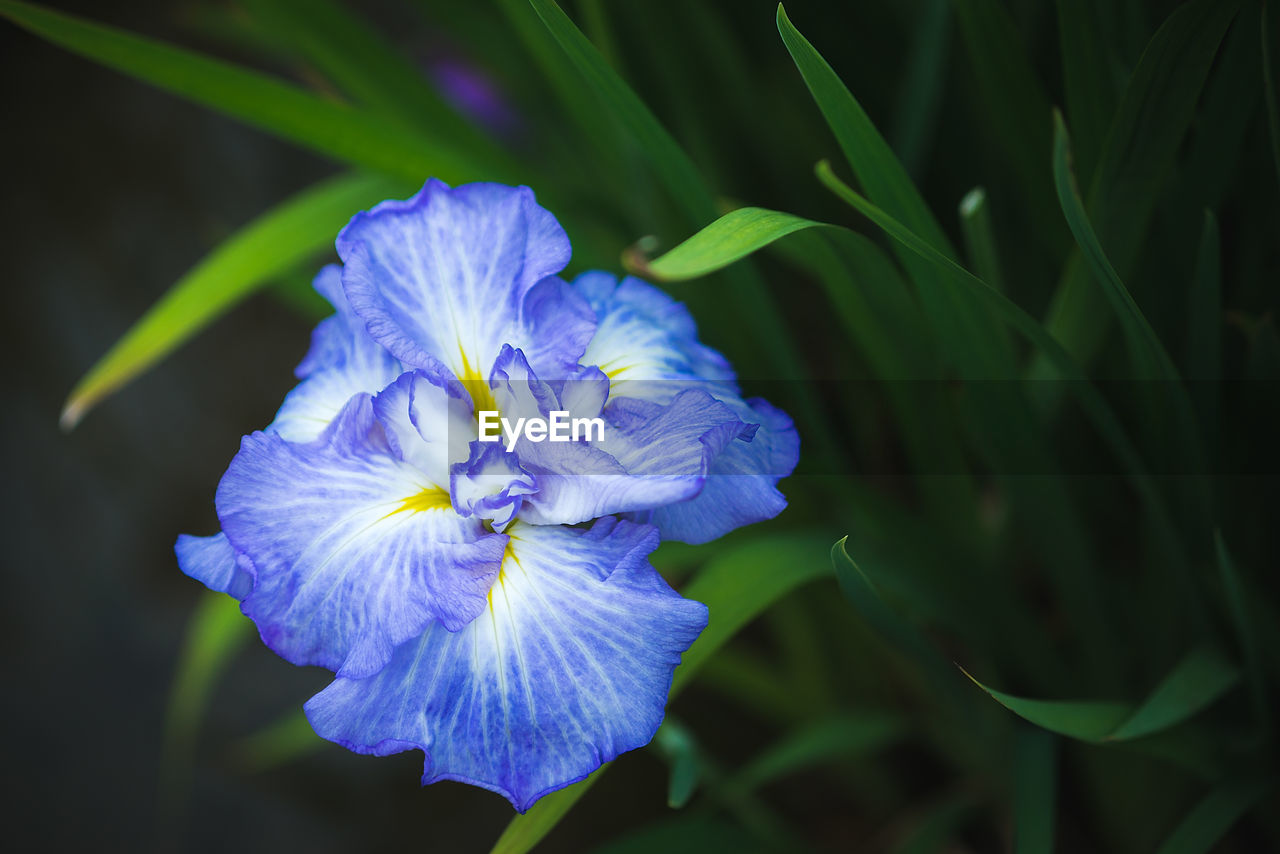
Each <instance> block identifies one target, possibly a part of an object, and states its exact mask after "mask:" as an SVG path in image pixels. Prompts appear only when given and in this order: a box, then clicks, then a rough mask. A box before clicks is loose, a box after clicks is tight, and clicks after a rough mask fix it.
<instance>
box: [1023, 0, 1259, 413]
mask: <svg viewBox="0 0 1280 854" xmlns="http://www.w3.org/2000/svg"><path fill="white" fill-rule="evenodd" d="M1239 5H1240V3H1239V0H1192V2H1189V3H1185V4H1183V5H1181V6H1179V7H1178V8H1177V9H1176V10H1174V12H1173V13H1172V14H1171V15H1170V16H1169V18H1168V19H1167V20H1166V21H1165V22H1164V23H1163V24H1162V25H1161V26H1160V28H1159V30H1157V31H1156V33H1155V35H1154V36H1152V37H1151V40H1150V42H1148V44H1147V46H1146V49H1145V50H1144V51H1143V52H1142V58H1141V59H1140V60H1139V62H1138V66H1137V68H1135V69H1134V71H1133V74H1132V75H1131V76H1130V79H1129V83H1128V86H1127V87H1126V88H1125V91H1124V95H1123V97H1122V98H1121V101H1120V106H1119V107H1118V108H1117V109H1116V114H1115V117H1114V119H1113V121H1112V123H1111V128H1110V130H1109V132H1108V133H1107V137H1106V144H1105V145H1104V147H1103V151H1102V154H1101V155H1100V157H1099V159H1098V166H1097V168H1096V169H1095V170H1094V174H1093V180H1092V184H1091V187H1090V189H1089V193H1088V208H1087V209H1088V212H1089V215H1090V217H1091V219H1092V221H1093V223H1094V227H1095V228H1096V230H1097V233H1098V237H1099V240H1100V241H1101V243H1102V245H1103V246H1105V247H1106V248H1107V250H1108V251H1109V253H1110V256H1111V262H1112V263H1113V264H1114V266H1115V268H1116V270H1117V271H1118V272H1119V274H1120V275H1121V276H1122V277H1123V276H1127V275H1129V274H1131V272H1132V270H1133V268H1134V265H1135V264H1136V263H1137V260H1138V256H1139V252H1140V250H1141V249H1142V246H1143V242H1144V237H1145V235H1146V232H1147V228H1148V226H1149V224H1150V221H1151V216H1152V213H1153V212H1154V210H1155V204H1156V200H1157V199H1159V198H1160V197H1161V195H1160V188H1161V187H1162V186H1163V185H1164V183H1165V181H1166V178H1167V176H1168V174H1169V169H1170V166H1171V165H1172V164H1173V162H1174V158H1175V155H1176V154H1177V151H1178V148H1179V146H1180V145H1181V142H1182V139H1183V137H1184V136H1185V135H1186V132H1187V128H1188V127H1189V126H1190V125H1191V122H1192V119H1193V117H1194V115H1195V110H1196V104H1197V103H1198V101H1199V98H1200V92H1201V90H1202V89H1203V88H1204V84H1205V80H1206V79H1207V78H1208V76H1209V71H1210V69H1211V67H1212V65H1213V59H1214V56H1215V55H1216V54H1217V51H1218V46H1219V45H1220V43H1221V42H1222V38H1223V36H1224V35H1225V33H1226V31H1227V27H1228V26H1229V25H1230V23H1231V20H1232V18H1233V17H1234V16H1235V14H1236V11H1237V10H1238V8H1239ZM1089 277H1090V273H1089V270H1088V268H1087V267H1086V266H1085V265H1084V264H1082V263H1080V261H1079V260H1078V259H1077V260H1076V261H1075V262H1073V263H1072V264H1070V265H1068V268H1067V271H1066V273H1065V274H1064V275H1063V278H1062V281H1061V282H1060V283H1059V285H1058V288H1057V290H1056V292H1055V293H1054V297H1053V301H1052V304H1051V306H1050V310H1049V316H1048V319H1047V320H1046V324H1045V325H1046V326H1047V327H1048V329H1049V331H1050V333H1051V334H1052V335H1053V336H1054V338H1056V339H1058V340H1059V341H1061V342H1062V344H1063V346H1065V347H1066V349H1067V351H1068V352H1070V353H1071V354H1072V355H1074V356H1076V357H1077V358H1078V359H1079V360H1080V361H1082V362H1084V363H1086V364H1087V363H1089V362H1090V361H1092V359H1093V357H1094V356H1095V355H1096V354H1097V352H1098V350H1099V348H1100V347H1101V346H1102V343H1103V341H1104V340H1105V335H1106V332H1107V329H1108V327H1109V324H1107V323H1100V322H1099V321H1098V318H1099V316H1100V314H1101V312H1102V311H1103V302H1104V300H1105V297H1104V296H1103V295H1102V294H1101V293H1098V292H1097V289H1096V288H1094V287H1093V286H1092V282H1091V281H1090V278H1089ZM1031 375H1032V376H1033V377H1036V378H1039V379H1043V378H1048V377H1055V376H1057V375H1056V374H1055V373H1054V372H1053V370H1052V368H1051V366H1049V365H1048V364H1047V363H1046V362H1045V361H1044V359H1043V357H1041V359H1040V360H1039V361H1038V362H1037V363H1036V364H1035V365H1034V366H1033V368H1032V370H1031ZM1047 388H1049V389H1050V390H1052V388H1053V387H1052V386H1049V387H1047Z"/></svg>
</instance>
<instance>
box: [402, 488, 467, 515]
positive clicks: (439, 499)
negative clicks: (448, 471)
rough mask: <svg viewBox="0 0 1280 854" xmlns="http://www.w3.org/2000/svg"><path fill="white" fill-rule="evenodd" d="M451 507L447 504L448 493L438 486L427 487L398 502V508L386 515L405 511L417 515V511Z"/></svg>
mask: <svg viewBox="0 0 1280 854" xmlns="http://www.w3.org/2000/svg"><path fill="white" fill-rule="evenodd" d="M452 506H453V505H452V504H450V503H449V492H448V491H447V490H444V489H441V488H440V487H438V486H428V487H427V488H426V489H424V490H422V491H421V492H419V493H418V494H417V495H410V496H409V497H408V498H405V499H403V500H402V501H401V502H400V506H399V507H397V508H396V509H395V510H392V511H391V513H388V514H387V515H388V516H390V515H392V514H395V513H403V512H405V511H406V510H407V511H409V512H411V513H417V512H418V511H419V510H445V509H447V508H449V507H452Z"/></svg>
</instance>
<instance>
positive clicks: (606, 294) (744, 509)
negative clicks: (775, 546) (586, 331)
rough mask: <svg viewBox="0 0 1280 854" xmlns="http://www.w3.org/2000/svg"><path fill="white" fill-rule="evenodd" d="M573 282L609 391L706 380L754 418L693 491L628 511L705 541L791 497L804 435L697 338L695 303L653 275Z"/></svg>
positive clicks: (649, 393)
mask: <svg viewBox="0 0 1280 854" xmlns="http://www.w3.org/2000/svg"><path fill="white" fill-rule="evenodd" d="M573 286H574V289H575V290H577V291H578V292H579V293H580V294H582V295H583V297H584V298H585V299H586V300H587V302H588V303H589V304H590V305H591V308H592V310H593V311H595V313H596V316H597V329H596V335H595V337H594V338H593V339H592V340H591V343H590V344H589V345H588V347H587V352H586V354H585V355H584V356H583V362H584V363H585V364H596V365H599V366H600V367H601V368H603V369H604V370H605V372H606V373H608V374H609V376H610V377H611V378H612V386H611V388H610V400H617V399H619V398H621V399H627V398H635V399H641V400H647V401H651V402H657V403H665V402H668V401H670V400H673V399H674V398H675V397H676V396H677V395H679V394H680V393H681V392H682V391H684V390H687V389H701V390H703V391H705V392H707V393H709V394H711V395H712V396H713V397H715V398H716V399H717V400H719V401H720V402H721V403H723V404H724V405H725V406H727V407H729V408H730V409H732V410H733V411H734V413H736V415H737V417H738V418H739V419H740V420H741V421H742V422H743V423H744V424H750V425H755V426H756V427H757V430H756V432H755V433H754V434H753V435H750V436H748V435H746V434H745V433H744V434H743V435H740V436H739V437H738V438H736V439H735V440H734V441H732V442H730V443H728V445H726V446H725V447H724V449H723V451H722V452H721V453H720V454H718V455H716V456H715V457H714V458H713V459H711V460H710V461H709V466H708V470H707V476H706V478H705V481H704V484H703V487H702V491H701V492H700V493H698V494H697V496H696V497H691V498H689V499H687V500H685V501H683V502H680V503H675V504H672V505H670V506H667V507H661V508H656V507H655V509H653V510H652V511H651V512H637V513H632V514H629V516H628V517H629V518H633V519H636V520H639V521H648V522H651V523H652V524H654V525H657V526H658V529H659V530H660V531H661V532H662V536H663V538H664V539H673V540H683V541H685V542H691V543H702V542H707V541H709V540H713V539H715V538H717V537H719V536H721V535H723V534H725V533H728V532H729V531H731V530H733V529H734V528H737V527H739V526H741V525H747V524H751V523H754V522H759V521H763V520H765V519H771V518H773V517H774V516H776V515H777V514H778V513H780V512H782V510H783V508H785V507H786V499H785V498H784V497H783V496H782V493H780V492H779V491H778V490H777V483H778V481H779V480H780V479H781V478H783V477H785V476H787V475H789V474H790V473H791V471H792V470H793V469H794V468H795V465H796V461H797V460H798V458H799V438H798V436H797V434H796V430H795V426H794V424H793V423H792V421H791V419H790V418H789V417H788V416H787V415H786V413H784V412H782V411H781V410H778V409H776V408H775V407H773V406H771V405H769V404H768V403H766V402H765V401H763V400H758V399H755V400H752V401H750V402H748V401H744V400H742V398H741V397H740V396H739V393H738V388H737V385H736V383H735V382H734V380H733V374H732V371H731V370H730V368H729V366H728V363H727V362H725V360H724V358H723V357H722V356H721V355H720V354H719V353H717V352H716V351H714V350H712V349H710V348H709V347H705V346H703V345H702V344H701V343H699V342H698V340H697V329H696V327H695V325H694V322H693V318H692V317H691V316H690V315H689V313H688V311H687V310H686V309H685V308H684V306H682V305H680V304H679V303H677V302H675V301H674V300H672V299H671V297H669V296H667V295H666V294H665V293H663V292H662V291H660V290H658V289H657V288H655V287H653V286H652V285H650V284H648V283H646V282H643V281H641V280H639V279H635V278H630V277H629V278H625V279H623V280H622V281H621V282H618V281H617V280H616V279H614V277H613V276H611V275H609V274H607V273H599V272H594V273H584V274H583V275H581V276H579V277H578V278H577V279H575V280H574V283H573ZM544 500H545V499H544Z"/></svg>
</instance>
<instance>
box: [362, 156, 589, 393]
mask: <svg viewBox="0 0 1280 854" xmlns="http://www.w3.org/2000/svg"><path fill="white" fill-rule="evenodd" d="M337 246H338V254H339V255H341V256H342V259H343V261H344V262H345V264H346V266H345V267H344V269H343V278H342V281H343V288H344V290H345V292H346V295H347V299H348V300H350V302H351V306H352V308H353V309H354V310H355V311H356V313H357V314H359V315H360V317H362V318H363V319H364V320H365V321H366V322H367V323H368V328H369V332H370V333H371V334H372V336H373V337H374V338H375V339H376V340H377V341H379V342H380V343H381V344H382V345H383V346H385V347H386V348H387V349H388V350H389V351H391V353H393V354H394V355H395V356H396V357H397V358H399V359H400V360H401V361H403V362H404V363H405V364H406V365H409V366H412V367H418V368H422V369H424V370H426V371H428V372H430V373H439V374H440V375H441V376H445V375H446V372H447V373H451V374H452V375H453V376H454V377H456V378H458V379H459V380H462V381H464V382H467V381H474V380H480V381H483V380H484V379H485V378H486V377H487V374H488V369H489V366H491V365H492V364H493V361H494V359H495V358H496V357H497V355H498V352H499V350H500V349H501V347H502V345H503V344H504V343H510V344H512V345H513V346H517V347H520V346H524V347H526V350H527V352H529V353H530V354H531V355H535V356H536V357H537V358H536V359H535V363H536V364H538V365H539V367H540V368H542V369H545V370H546V371H547V372H548V374H547V375H553V374H556V373H558V372H560V371H561V370H564V369H567V368H568V367H569V366H571V365H573V364H575V363H576V361H577V358H578V357H579V356H580V355H581V354H582V347H583V346H584V345H585V342H586V339H587V338H589V337H590V331H591V329H592V328H593V327H594V318H593V316H592V314H591V312H590V309H589V308H588V307H587V306H586V305H585V301H583V300H582V298H581V297H580V296H579V295H578V294H577V293H576V292H575V291H573V290H572V289H570V288H568V287H565V286H563V283H557V282H550V283H545V284H541V285H539V282H542V280H543V279H546V278H547V277H548V276H552V275H553V274H555V273H556V272H558V271H559V270H561V269H563V268H564V265H565V264H567V263H568V261H569V255H570V248H569V239H568V237H567V236H566V235H565V233H564V230H563V229H562V228H561V227H560V224H559V223H558V222H556V219H555V217H553V216H552V215H551V214H550V213H549V212H547V211H546V210H545V209H543V208H542V207H540V206H539V205H538V204H537V202H536V201H535V200H534V196H533V191H531V190H530V189H529V188H528V187H506V186H502V185H500V184H467V185H464V186H461V187H458V188H457V189H450V188H449V187H448V186H447V185H445V184H443V183H441V182H439V181H437V180H434V179H432V180H430V181H428V182H427V184H426V186H424V187H423V188H422V190H421V192H419V193H418V194H417V195H416V196H414V197H413V198H411V199H409V200H407V201H404V202H399V201H389V202H383V203H382V204H380V205H378V206H377V207H375V208H374V209H373V210H371V211H369V212H367V213H361V214H357V215H356V216H355V217H354V218H353V219H352V220H351V222H350V224H348V225H347V227H346V228H345V229H343V230H342V233H341V234H339V235H338V241H337ZM535 285H537V287H535ZM555 318H559V319H560V321H561V322H562V323H564V324H567V327H568V329H569V334H557V335H551V334H548V330H549V329H550V326H549V324H551V323H552V321H553V319H555Z"/></svg>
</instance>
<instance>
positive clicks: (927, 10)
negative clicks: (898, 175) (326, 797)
mask: <svg viewBox="0 0 1280 854" xmlns="http://www.w3.org/2000/svg"><path fill="white" fill-rule="evenodd" d="M923 7H924V8H922V9H919V10H917V11H916V12H915V15H914V16H913V17H915V18H916V20H917V21H918V24H917V25H916V26H915V27H913V28H912V29H913V31H914V36H913V37H912V39H911V48H910V55H909V57H908V59H907V68H906V71H905V73H904V74H903V79H902V84H901V92H902V94H901V95H900V96H899V97H898V101H897V106H896V109H895V111H894V122H893V133H892V134H891V136H892V138H893V143H894V144H893V148H894V150H896V151H897V152H898V154H899V156H900V157H901V158H902V163H903V167H904V168H905V169H906V170H907V172H908V173H910V174H913V175H917V176H918V175H919V174H920V172H921V169H922V168H923V167H924V165H925V161H926V157H927V155H928V153H929V150H930V148H931V146H932V143H933V141H934V138H935V133H934V130H935V128H936V126H937V123H938V107H939V105H940V103H941V101H942V92H943V88H944V86H945V83H946V79H947V73H948V68H947V55H948V53H949V44H950V40H951V39H950V36H951V0H927V2H925V3H924V4H923Z"/></svg>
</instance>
